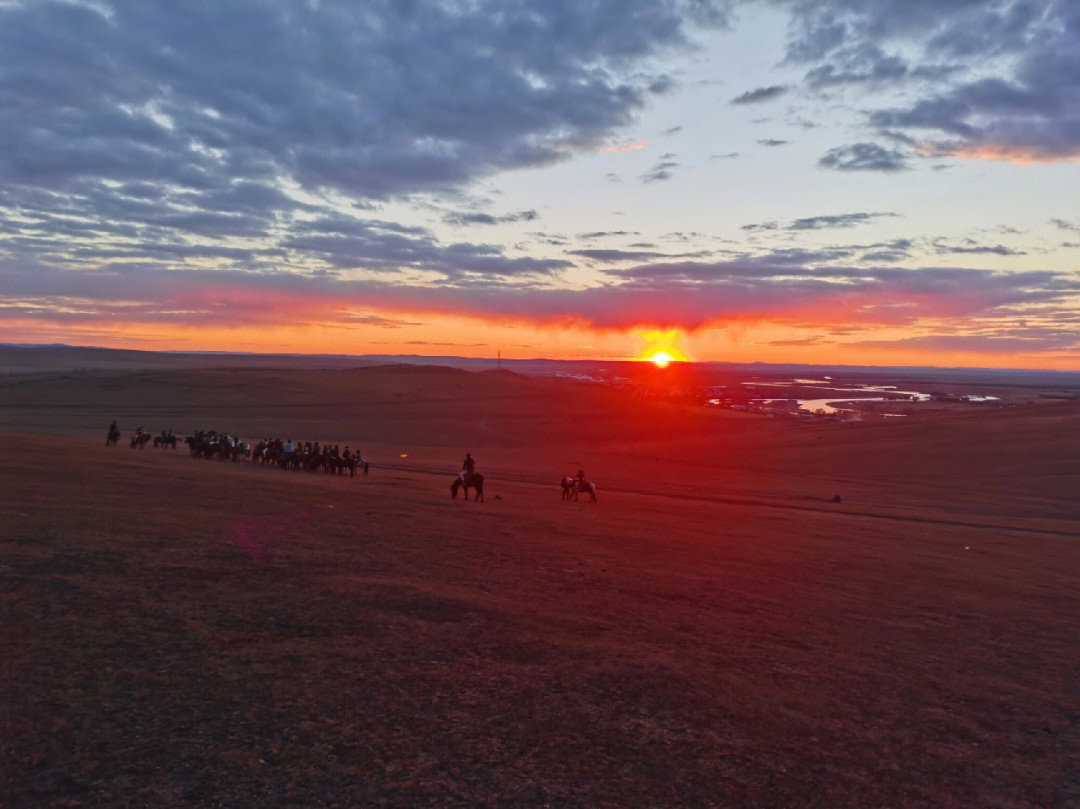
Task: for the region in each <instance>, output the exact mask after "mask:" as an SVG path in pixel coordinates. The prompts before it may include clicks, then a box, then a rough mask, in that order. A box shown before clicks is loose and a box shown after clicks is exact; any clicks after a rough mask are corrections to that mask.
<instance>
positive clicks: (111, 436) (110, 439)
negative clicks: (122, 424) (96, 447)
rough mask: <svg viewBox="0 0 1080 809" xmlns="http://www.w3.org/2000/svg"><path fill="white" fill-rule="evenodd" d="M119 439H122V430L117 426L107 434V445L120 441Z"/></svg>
mask: <svg viewBox="0 0 1080 809" xmlns="http://www.w3.org/2000/svg"><path fill="white" fill-rule="evenodd" d="M119 441H120V431H119V430H118V429H116V428H115V427H113V428H112V429H111V430H109V432H108V433H107V434H106V435H105V446H107V447H108V446H111V445H113V444H116V443H118V442H119Z"/></svg>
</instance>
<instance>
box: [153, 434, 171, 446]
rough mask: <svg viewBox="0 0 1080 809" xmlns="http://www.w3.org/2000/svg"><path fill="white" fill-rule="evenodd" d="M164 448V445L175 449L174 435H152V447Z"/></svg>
mask: <svg viewBox="0 0 1080 809" xmlns="http://www.w3.org/2000/svg"><path fill="white" fill-rule="evenodd" d="M159 447H160V448H161V449H165V447H172V448H173V449H176V436H175V435H172V434H171V433H170V434H168V435H155V436H154V449H158V448H159Z"/></svg>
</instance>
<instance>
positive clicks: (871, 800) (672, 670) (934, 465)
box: [0, 363, 1080, 809]
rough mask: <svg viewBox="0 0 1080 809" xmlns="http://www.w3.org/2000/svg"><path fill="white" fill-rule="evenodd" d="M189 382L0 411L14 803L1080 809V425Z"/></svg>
mask: <svg viewBox="0 0 1080 809" xmlns="http://www.w3.org/2000/svg"><path fill="white" fill-rule="evenodd" d="M204 366H206V367H166V366H164V365H162V366H159V367H150V368H134V367H118V366H108V364H104V365H102V366H101V367H85V368H82V369H74V370H72V369H63V370H61V369H57V368H49V367H42V368H41V369H38V370H34V369H20V370H19V371H18V373H6V374H4V375H3V376H0V430H2V431H3V436H2V440H3V446H4V451H3V453H0V535H2V557H0V599H2V600H0V603H2V605H3V608H2V631H3V664H2V676H0V688H2V692H3V697H2V700H3V703H2V704H3V711H4V714H3V715H4V719H3V725H4V733H3V737H4V739H3V741H2V742H0V744H2V751H3V755H2V761H3V764H2V765H0V766H2V767H3V790H2V794H0V804H2V805H3V806H5V807H42V806H66V807H75V806H87V807H89V806H160V807H187V806H246V807H280V806H341V807H355V806H394V807H405V806H409V807H412V806H440V807H441V806H454V807H456V806H460V807H482V806H489V807H542V806H553V807H754V806H756V807H845V806H850V807H1002V808H1003V809H1004V808H1008V809H1034V807H1067V806H1077V805H1080V685H1078V684H1080V653H1078V652H1080V587H1078V585H1080V548H1078V544H1077V543H1078V542H1080V496H1078V493H1080V401H1045V402H1041V403H1038V404H1030V403H1025V404H1024V405H1023V406H1017V407H1007V406H1002V407H995V408H974V407H973V408H968V409H956V410H951V411H948V412H940V413H928V414H925V415H920V416H911V417H909V418H903V419H888V420H868V421H864V422H860V423H841V422H838V421H828V420H813V419H812V420H798V419H790V420H782V419H767V418H763V417H755V416H751V415H747V414H740V413H733V412H729V411H715V410H709V409H706V408H702V407H700V406H693V405H690V404H687V403H685V402H682V401H677V400H669V399H665V398H663V397H657V396H653V395H649V396H644V395H641V394H640V392H636V391H634V390H630V389H620V388H614V387H611V386H603V385H597V384H590V383H584V382H580V381H574V380H565V379H554V378H537V377H526V376H521V375H518V374H513V373H509V372H507V371H484V372H467V371H462V370H456V369H452V368H434V367H423V366H393V365H368V366H364V367H343V368H326V369H319V368H296V367H280V368H277V367H273V366H272V365H271V366H269V367H243V368H237V367H227V366H226V365H225V364H222V365H219V366H217V367H214V366H213V365H212V363H204ZM112 419H117V420H119V422H120V426H121V430H122V431H123V433H124V437H123V439H122V440H121V442H120V444H119V445H118V446H112V447H106V446H105V445H104V444H105V442H104V436H105V427H106V425H107V424H108V422H109V421H110V420H112ZM140 425H141V426H144V427H145V428H146V429H147V430H149V431H150V432H151V433H154V432H157V431H159V430H160V429H163V428H169V429H173V430H175V431H176V432H177V433H179V434H181V435H184V434H187V433H190V432H192V431H193V430H195V429H216V430H219V431H227V432H232V433H237V434H239V435H241V436H243V437H245V438H246V439H248V440H260V439H262V438H270V437H279V438H283V439H286V438H289V439H292V440H294V441H295V440H301V441H302V440H320V441H323V442H326V441H330V442H336V443H340V444H341V445H342V446H344V445H346V444H349V445H350V446H352V447H354V448H358V449H360V450H361V452H362V453H363V455H364V457H365V458H366V459H367V460H369V462H370V463H371V464H372V469H371V474H370V475H368V476H367V477H363V476H358V477H356V478H348V477H332V476H326V475H323V474H320V473H314V474H313V473H308V472H293V471H283V470H280V469H276V468H268V467H263V466H261V465H257V464H254V463H252V462H250V461H248V460H241V461H238V462H228V461H225V462H219V461H207V460H203V459H197V458H193V457H191V456H190V455H189V454H188V453H187V451H186V449H185V447H184V446H183V445H182V444H181V446H180V448H179V449H177V450H175V451H173V450H159V449H154V448H152V447H147V448H145V449H142V450H139V449H130V448H129V447H128V443H127V440H126V439H127V438H128V436H129V435H130V431H131V430H133V429H134V428H135V427H136V426H140ZM466 451H470V452H472V454H473V455H474V456H475V457H476V458H477V460H478V464H479V468H480V471H482V472H483V473H484V474H485V476H486V477H487V480H486V484H485V500H484V502H480V503H477V502H472V501H469V502H463V501H462V500H460V499H458V500H452V499H451V498H450V493H449V484H450V482H451V480H452V478H453V475H454V473H455V472H456V471H457V469H459V468H460V465H461V458H462V456H463V455H464V453H465V452H466ZM579 468H582V469H584V470H585V471H586V472H587V474H588V476H589V477H590V478H591V479H593V480H594V481H595V482H596V483H597V485H598V488H599V494H598V502H597V503H595V504H593V503H589V502H585V500H584V499H582V500H581V501H579V502H565V501H563V500H561V499H560V490H559V486H558V481H559V478H560V476H562V475H565V474H573V473H575V472H576V471H577V470H578V469H579Z"/></svg>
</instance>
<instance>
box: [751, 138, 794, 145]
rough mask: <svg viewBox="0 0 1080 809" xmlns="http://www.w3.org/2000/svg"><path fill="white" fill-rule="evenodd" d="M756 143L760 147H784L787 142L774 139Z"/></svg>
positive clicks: (765, 139)
mask: <svg viewBox="0 0 1080 809" xmlns="http://www.w3.org/2000/svg"><path fill="white" fill-rule="evenodd" d="M758 143H759V144H761V145H762V146H786V145H787V143H788V142H787V141H786V140H778V139H776V138H763V139H761V140H759V141H758Z"/></svg>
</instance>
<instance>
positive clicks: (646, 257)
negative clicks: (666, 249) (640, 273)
mask: <svg viewBox="0 0 1080 809" xmlns="http://www.w3.org/2000/svg"><path fill="white" fill-rule="evenodd" d="M567 254H568V255H571V256H581V257H582V258H587V259H590V260H591V261H600V262H604V263H615V262H619V261H653V260H655V259H658V258H663V257H664V256H665V255H666V254H665V253H661V252H657V251H655V250H614V249H611V250H604V249H599V248H598V249H585V250H568V251H567Z"/></svg>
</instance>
